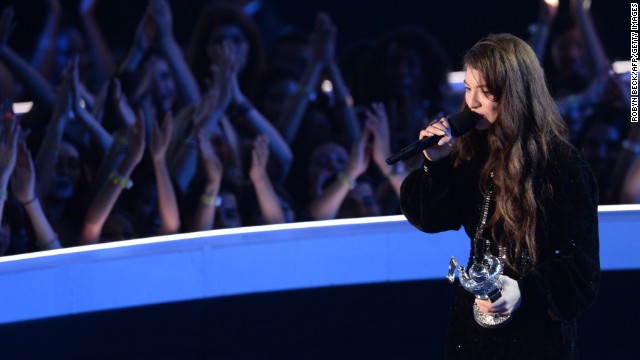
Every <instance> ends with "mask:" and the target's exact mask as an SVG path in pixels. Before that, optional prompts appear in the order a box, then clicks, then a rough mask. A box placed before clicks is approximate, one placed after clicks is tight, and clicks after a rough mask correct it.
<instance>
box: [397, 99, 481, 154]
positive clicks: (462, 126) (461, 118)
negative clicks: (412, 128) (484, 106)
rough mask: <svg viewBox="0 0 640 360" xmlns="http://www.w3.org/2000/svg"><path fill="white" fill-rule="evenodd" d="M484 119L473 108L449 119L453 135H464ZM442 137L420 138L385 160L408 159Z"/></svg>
mask: <svg viewBox="0 0 640 360" xmlns="http://www.w3.org/2000/svg"><path fill="white" fill-rule="evenodd" d="M480 119H482V115H479V114H477V113H474V112H473V111H471V110H465V111H461V112H459V113H456V114H454V115H451V116H450V117H449V118H448V119H447V120H449V127H450V128H451V135H453V136H456V137H457V136H462V135H464V134H466V133H467V132H469V131H470V130H471V129H473V128H475V127H476V121H478V120H480ZM440 139H442V136H440V135H433V136H429V137H425V138H423V139H420V140H418V141H416V142H414V143H412V144H409V145H407V146H406V147H405V148H403V149H402V150H400V151H398V152H397V153H395V154H393V155H391V156H390V157H389V158H387V159H386V160H385V161H386V162H387V164H389V165H393V164H395V163H396V162H398V161H400V160H404V159H408V158H410V157H412V156H414V155H415V154H418V153H420V152H421V151H422V150H425V149H426V148H428V147H431V146H433V145H435V144H437V143H438V141H440Z"/></svg>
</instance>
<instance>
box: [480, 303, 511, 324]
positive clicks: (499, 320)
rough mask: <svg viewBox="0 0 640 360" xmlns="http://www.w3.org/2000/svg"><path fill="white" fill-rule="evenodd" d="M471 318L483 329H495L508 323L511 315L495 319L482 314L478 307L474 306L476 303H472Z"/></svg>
mask: <svg viewBox="0 0 640 360" xmlns="http://www.w3.org/2000/svg"><path fill="white" fill-rule="evenodd" d="M473 318H474V319H475V320H476V322H477V323H478V325H480V326H482V327H483V328H487V329H495V328H497V327H500V326H502V325H504V324H506V323H507V322H509V320H511V315H507V316H497V317H495V316H493V315H489V314H487V313H484V312H482V310H480V308H479V307H478V305H476V303H473Z"/></svg>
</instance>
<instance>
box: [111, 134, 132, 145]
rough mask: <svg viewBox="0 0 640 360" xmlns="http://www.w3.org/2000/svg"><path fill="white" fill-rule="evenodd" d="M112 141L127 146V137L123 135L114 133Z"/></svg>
mask: <svg viewBox="0 0 640 360" xmlns="http://www.w3.org/2000/svg"><path fill="white" fill-rule="evenodd" d="M113 141H115V142H117V143H118V144H120V145H122V146H129V139H127V137H126V136H124V135H115V136H114V137H113Z"/></svg>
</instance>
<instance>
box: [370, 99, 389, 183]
mask: <svg viewBox="0 0 640 360" xmlns="http://www.w3.org/2000/svg"><path fill="white" fill-rule="evenodd" d="M365 114H366V116H367V122H366V124H365V128H366V129H367V131H370V132H371V134H372V135H373V147H372V152H371V156H372V158H373V161H374V162H375V163H376V164H377V165H378V167H379V168H380V170H381V171H383V172H384V169H386V168H387V166H388V165H387V164H386V162H385V159H386V158H388V157H389V156H391V142H390V134H389V117H388V116H387V111H386V110H385V108H384V104H382V103H373V104H371V109H368V110H367V111H366V112H365Z"/></svg>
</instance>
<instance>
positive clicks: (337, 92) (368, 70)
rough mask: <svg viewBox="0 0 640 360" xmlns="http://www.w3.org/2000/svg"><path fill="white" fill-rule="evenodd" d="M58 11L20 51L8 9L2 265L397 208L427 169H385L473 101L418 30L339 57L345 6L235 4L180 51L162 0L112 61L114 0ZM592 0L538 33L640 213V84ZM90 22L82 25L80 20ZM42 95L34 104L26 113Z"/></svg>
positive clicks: (545, 58) (537, 41) (621, 192)
mask: <svg viewBox="0 0 640 360" xmlns="http://www.w3.org/2000/svg"><path fill="white" fill-rule="evenodd" d="M43 2H46V4H47V8H48V12H47V15H46V19H45V20H44V22H43V24H42V25H41V29H40V30H39V31H40V32H39V37H38V40H37V42H36V43H35V44H33V46H32V49H31V51H30V52H23V51H22V52H21V51H17V50H16V49H14V48H12V46H10V39H11V36H12V33H13V32H14V31H15V30H16V28H17V27H19V26H21V25H20V24H18V23H16V21H15V19H16V15H17V14H16V13H15V10H14V8H12V7H10V6H6V7H4V8H2V9H0V11H2V16H1V18H0V99H1V100H2V113H1V114H0V116H1V117H2V118H1V123H0V180H1V182H0V202H1V204H0V218H1V219H2V233H1V236H0V241H1V244H0V255H3V254H18V253H24V252H31V251H38V250H48V249H55V248H60V247H72V246H78V245H83V244H95V243H101V242H109V241H117V240H124V239H133V238H140V237H147V236H154V235H165V234H174V233H185V232H192V231H202V230H210V229H220V228H232V227H240V226H249V225H262V224H277V223H290V222H294V221H312V220H326V219H335V218H352V217H364V216H379V215H390V214H399V213H400V210H399V200H398V196H399V193H400V185H401V184H402V182H403V180H404V178H405V177H406V176H407V175H408V173H409V171H411V169H414V168H416V167H420V166H421V163H422V158H421V156H417V157H415V158H412V159H408V160H406V161H402V162H399V163H396V164H394V165H393V166H389V165H387V164H386V162H385V161H384V160H385V159H386V158H387V157H389V156H390V155H391V154H392V153H394V152H396V151H398V150H400V149H401V148H403V147H404V146H406V145H408V144H409V143H411V142H413V141H415V140H416V139H417V137H418V133H419V131H420V130H421V129H424V128H425V127H426V126H427V124H428V123H429V122H430V121H431V120H433V119H436V118H439V117H440V116H442V115H447V114H452V113H455V112H457V111H458V110H459V109H460V107H461V104H462V98H463V94H462V92H460V91H459V90H458V89H456V88H454V87H452V86H450V83H449V81H448V74H449V73H450V72H451V71H452V70H456V69H453V68H452V66H451V63H450V60H449V59H448V58H447V56H446V54H445V53H444V50H443V49H442V47H441V41H442V39H437V38H436V37H434V36H433V35H432V34H430V33H429V32H427V31H426V30H425V29H423V28H419V27H415V26H414V27H411V26H404V27H400V28H396V29H392V30H391V31H388V32H387V33H385V34H383V35H382V36H380V37H379V38H377V39H367V40H366V41H365V40H363V41H359V42H357V43H353V44H349V46H345V47H344V49H345V51H344V54H338V48H337V40H338V37H339V36H340V33H339V31H338V27H339V26H340V24H335V23H334V21H333V19H332V18H331V15H330V14H327V13H324V12H319V13H317V15H316V17H315V19H308V23H309V24H310V25H309V27H308V28H306V29H299V28H296V27H294V26H292V25H289V24H286V23H284V22H282V21H280V20H278V19H277V17H276V16H275V14H274V9H273V8H271V7H269V6H268V2H266V1H263V2H262V3H259V2H258V3H259V4H263V5H264V6H263V7H258V8H256V2H252V1H241V0H237V1H230V0H228V1H215V2H212V3H213V4H212V5H207V6H204V7H203V8H202V9H199V11H198V14H199V18H198V19H193V20H194V21H192V23H191V26H192V29H191V32H190V38H189V39H188V41H187V42H182V43H181V42H179V41H178V40H177V39H176V36H175V33H174V32H175V31H174V27H175V25H176V24H175V21H176V19H174V14H173V12H172V8H173V9H175V7H176V6H178V5H177V4H176V3H173V2H169V1H168V0H148V2H147V3H146V8H145V9H144V12H143V13H142V15H141V16H140V18H139V19H138V22H137V26H136V27H135V32H133V33H132V34H130V37H131V38H130V42H129V47H128V48H126V49H114V48H110V47H109V45H108V43H107V41H106V38H107V37H108V36H106V35H107V34H109V31H112V30H113V29H109V28H102V27H101V24H100V23H99V21H97V13H98V11H99V10H100V7H99V4H100V2H101V1H100V0H81V1H80V2H79V8H76V9H73V8H68V7H65V6H63V3H62V1H61V0H47V1H44V0H43ZM589 4H590V2H589V1H585V0H570V1H568V2H567V6H566V11H559V7H558V4H553V3H551V4H550V3H548V2H545V1H542V0H540V1H539V17H538V21H537V22H536V23H535V24H532V26H530V35H531V36H530V38H529V39H526V40H528V41H529V44H530V45H531V47H532V48H533V50H534V51H535V53H536V55H537V56H538V59H539V61H540V62H541V63H542V64H543V66H544V69H545V74H546V76H547V80H548V83H549V85H550V87H551V90H552V95H554V97H555V100H556V102H557V106H558V107H559V109H560V112H561V114H562V116H563V119H564V120H565V121H566V123H567V125H568V129H569V132H568V133H567V134H566V137H567V138H568V139H570V140H571V142H572V143H573V144H574V145H575V146H576V147H577V148H578V149H579V150H580V151H581V152H582V155H583V157H584V158H585V160H587V162H589V164H590V165H591V167H592V170H593V172H594V174H595V175H596V177H597V180H598V183H599V187H600V204H623V203H626V204H628V203H640V156H638V155H640V130H638V127H637V126H636V127H633V126H631V123H630V122H629V116H630V114H629V110H630V103H629V101H630V94H629V83H628V81H629V77H628V74H626V75H627V76H625V74H622V75H620V74H617V73H615V72H614V71H613V70H612V68H611V64H612V60H611V59H610V58H609V57H608V56H607V54H606V53H605V51H604V47H603V45H602V44H601V42H600V38H599V36H598V34H597V32H596V30H595V27H594V25H593V21H592V19H591V16H590V11H589ZM65 5H68V3H65ZM74 11H75V12H77V13H78V14H79V18H80V19H81V21H80V24H79V25H78V26H75V27H74V26H72V25H71V24H69V23H66V22H65V18H66V17H65V16H64V14H65V12H74ZM23 16H28V14H23ZM110 25H111V26H114V27H116V26H118V21H117V20H114V21H113V22H112V23H111V24H110ZM182 26H184V24H182ZM26 101H30V102H32V103H33V106H32V108H31V109H30V111H28V112H26V113H17V114H16V113H14V112H13V110H12V109H13V107H12V104H13V103H17V102H26Z"/></svg>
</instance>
